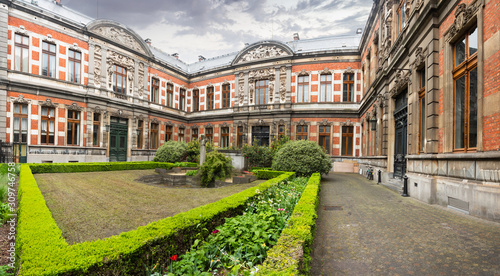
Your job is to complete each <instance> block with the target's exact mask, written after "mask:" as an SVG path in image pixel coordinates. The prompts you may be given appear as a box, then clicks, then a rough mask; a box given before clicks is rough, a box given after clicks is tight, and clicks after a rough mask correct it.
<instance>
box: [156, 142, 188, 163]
mask: <svg viewBox="0 0 500 276" xmlns="http://www.w3.org/2000/svg"><path fill="white" fill-rule="evenodd" d="M186 150H187V144H186V143H185V142H179V141H168V142H166V143H165V144H163V145H162V146H161V147H160V148H159V149H158V150H157V151H156V154H155V158H154V159H153V161H154V162H170V163H174V162H179V161H182V160H183V159H185V158H186Z"/></svg>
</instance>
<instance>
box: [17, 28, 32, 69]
mask: <svg viewBox="0 0 500 276" xmlns="http://www.w3.org/2000/svg"><path fill="white" fill-rule="evenodd" d="M18 37H20V38H21V39H20V40H21V42H17V41H16V40H17V38H18ZM25 38H26V39H27V40H28V44H24V42H23V40H24V39H25ZM29 43H30V38H29V36H27V35H23V34H19V33H15V34H14V70H16V71H20V72H24V73H29V67H30V66H29V60H30V59H29V55H30V54H29V52H30V45H29ZM17 49H19V54H20V55H19V57H18V56H17V55H16V51H17ZM24 54H26V55H27V57H24ZM24 59H26V63H27V64H25V65H26V68H24V62H23V61H24ZM18 60H19V68H17V66H16V65H17V61H18Z"/></svg>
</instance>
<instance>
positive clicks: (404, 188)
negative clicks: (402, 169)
mask: <svg viewBox="0 0 500 276" xmlns="http://www.w3.org/2000/svg"><path fill="white" fill-rule="evenodd" d="M401 196H404V197H407V196H408V176H406V175H405V176H404V177H403V194H402V195H401Z"/></svg>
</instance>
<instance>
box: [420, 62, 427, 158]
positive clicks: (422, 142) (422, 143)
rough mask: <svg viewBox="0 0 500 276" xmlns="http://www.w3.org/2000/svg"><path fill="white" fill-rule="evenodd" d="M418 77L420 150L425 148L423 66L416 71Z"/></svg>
mask: <svg viewBox="0 0 500 276" xmlns="http://www.w3.org/2000/svg"><path fill="white" fill-rule="evenodd" d="M418 77H419V88H420V89H419V90H420V91H419V97H418V99H419V100H418V101H419V107H420V108H419V129H418V130H419V131H418V137H419V138H418V144H419V146H418V148H419V151H420V152H423V151H424V150H425V130H426V129H425V128H426V127H425V118H426V115H425V107H426V104H425V68H424V69H422V70H420V71H418Z"/></svg>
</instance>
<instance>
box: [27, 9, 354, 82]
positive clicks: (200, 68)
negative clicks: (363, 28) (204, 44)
mask: <svg viewBox="0 0 500 276" xmlns="http://www.w3.org/2000/svg"><path fill="white" fill-rule="evenodd" d="M17 2H22V3H23V4H24V5H26V6H31V7H32V8H34V9H36V8H40V9H42V12H44V13H46V14H52V15H53V16H54V17H56V18H57V17H60V18H61V19H62V20H67V21H70V22H73V23H75V24H78V25H82V27H84V26H86V25H87V24H89V23H90V22H92V21H93V20H94V18H92V17H89V16H86V15H84V14H81V13H79V12H77V11H75V10H72V9H70V8H67V7H66V6H64V5H59V4H57V3H56V1H55V0H38V1H32V0H17ZM32 2H38V3H37V4H33V3H32ZM360 42H361V35H352V36H328V37H320V38H313V39H302V40H293V41H289V42H283V43H284V44H286V45H288V46H289V47H290V48H291V49H292V50H293V52H294V54H306V53H311V52H325V51H326V52H328V51H335V50H341V51H342V50H346V51H355V50H358V48H359V45H360ZM149 47H150V49H151V52H152V53H153V55H154V57H155V58H156V59H158V60H159V61H161V62H164V63H166V64H168V65H170V66H172V67H173V68H177V69H178V70H180V71H182V72H184V73H187V74H195V73H200V72H204V71H208V70H214V69H217V68H223V67H226V66H229V65H231V63H232V61H233V60H234V58H235V57H236V56H237V55H238V53H240V51H238V52H232V53H228V54H225V55H221V56H217V57H213V58H207V59H206V60H203V61H198V62H195V63H191V64H187V63H185V62H183V61H182V60H179V59H177V58H175V57H174V56H172V55H169V54H167V53H165V52H163V51H161V50H160V49H158V48H155V47H153V46H149ZM242 50H243V49H242Z"/></svg>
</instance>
